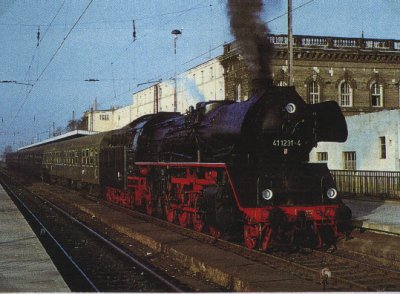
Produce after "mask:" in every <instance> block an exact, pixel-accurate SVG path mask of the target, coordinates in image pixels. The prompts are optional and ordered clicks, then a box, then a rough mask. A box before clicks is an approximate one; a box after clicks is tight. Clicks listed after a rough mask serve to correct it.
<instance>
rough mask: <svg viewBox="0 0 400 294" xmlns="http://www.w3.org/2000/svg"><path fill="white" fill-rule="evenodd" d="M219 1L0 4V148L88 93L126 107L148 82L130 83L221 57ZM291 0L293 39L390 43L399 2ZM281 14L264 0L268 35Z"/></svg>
mask: <svg viewBox="0 0 400 294" xmlns="http://www.w3.org/2000/svg"><path fill="white" fill-rule="evenodd" d="M226 1H227V0H52V1H46V0H0V81H3V82H0V153H2V150H4V148H5V146H7V145H11V146H12V148H13V149H14V150H16V149H17V148H19V147H21V146H24V145H27V144H31V143H33V142H37V141H38V140H39V141H40V140H44V139H47V138H48V136H49V132H50V133H51V132H52V131H53V127H55V128H59V127H62V128H64V127H65V126H66V125H67V123H68V120H70V119H72V117H73V113H74V115H75V118H80V117H82V115H83V113H84V111H85V110H88V109H89V108H90V107H91V105H92V104H93V102H94V100H95V99H96V100H97V102H98V107H99V108H100V109H109V108H111V107H113V106H127V105H129V104H131V103H132V94H133V93H135V92H137V91H139V90H140V89H142V88H143V87H146V86H148V85H149V84H145V85H142V86H138V84H141V83H146V82H151V81H155V80H158V79H163V80H168V79H170V78H171V77H173V75H174V71H175V67H176V70H177V72H178V73H180V72H184V71H185V70H187V69H189V68H192V67H194V66H196V65H198V64H201V63H203V62H205V61H206V60H208V59H210V58H213V57H216V56H218V55H220V54H222V49H223V44H224V43H227V42H231V41H233V39H234V38H233V36H232V34H231V33H230V28H229V19H228V17H227V14H226ZM292 1H293V4H292V6H293V33H294V34H295V35H316V36H340V37H361V35H362V33H363V34H364V37H365V38H380V39H396V40H400V30H399V28H400V17H399V15H400V1H396V0H392V1H390V0H345V1H344V0H292ZM286 12H287V1H286V0H282V1H279V0H264V12H263V13H262V16H261V17H262V19H263V21H265V22H266V23H267V25H268V27H269V29H270V32H271V33H273V34H286V33H287V15H285V13H286ZM133 22H134V25H135V30H134V29H133ZM174 29H178V30H180V31H181V32H182V34H181V35H180V36H179V38H178V39H177V52H176V56H175V55H174V35H172V34H171V32H172V30H174ZM38 31H40V36H39V40H38V38H37V37H38ZM133 32H135V33H136V38H135V39H134V38H133ZM399 66H400V65H399ZM87 80H96V81H87ZM4 81H12V83H5V82H4ZM223 98H224V97H221V99H223Z"/></svg>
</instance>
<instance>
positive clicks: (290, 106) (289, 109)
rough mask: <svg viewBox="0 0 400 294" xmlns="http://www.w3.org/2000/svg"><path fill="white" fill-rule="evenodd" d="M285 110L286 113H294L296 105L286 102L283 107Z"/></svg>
mask: <svg viewBox="0 0 400 294" xmlns="http://www.w3.org/2000/svg"><path fill="white" fill-rule="evenodd" d="M285 110H286V111H287V112H288V113H295V112H296V105H294V103H288V104H287V105H286V107H285Z"/></svg>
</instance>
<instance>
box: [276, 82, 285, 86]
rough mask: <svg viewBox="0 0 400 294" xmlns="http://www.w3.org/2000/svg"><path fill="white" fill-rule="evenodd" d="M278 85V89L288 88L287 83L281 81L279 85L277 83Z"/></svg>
mask: <svg viewBox="0 0 400 294" xmlns="http://www.w3.org/2000/svg"><path fill="white" fill-rule="evenodd" d="M276 85H277V86H278V87H286V86H287V83H286V82H285V81H279V82H278V83H276Z"/></svg>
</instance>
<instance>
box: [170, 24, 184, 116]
mask: <svg viewBox="0 0 400 294" xmlns="http://www.w3.org/2000/svg"><path fill="white" fill-rule="evenodd" d="M171 34H173V35H174V57H175V72H174V112H176V111H177V110H178V107H177V106H178V97H177V89H176V88H177V83H176V40H177V39H178V37H179V36H180V35H182V32H181V31H180V30H176V29H175V30H173V31H172V32H171Z"/></svg>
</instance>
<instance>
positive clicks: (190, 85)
mask: <svg viewBox="0 0 400 294" xmlns="http://www.w3.org/2000/svg"><path fill="white" fill-rule="evenodd" d="M223 74H224V69H223V67H222V65H221V63H220V62H219V60H218V58H214V59H211V60H209V61H207V62H205V63H202V64H200V65H197V66H195V67H193V68H191V69H189V70H187V71H185V72H184V73H181V74H179V75H177V77H176V104H177V105H175V101H174V100H175V99H174V94H175V80H174V79H173V78H172V79H170V80H167V81H162V82H161V81H160V82H159V83H156V84H154V85H152V86H150V87H148V88H146V89H143V90H141V91H139V92H137V93H134V94H133V103H132V108H133V115H134V119H136V118H138V117H140V116H142V115H145V114H149V113H156V112H159V111H175V110H176V111H178V112H180V113H184V112H185V111H186V110H187V109H188V108H189V106H191V105H193V106H194V105H195V104H196V103H198V102H202V101H210V100H223V99H225V84H224V75H223Z"/></svg>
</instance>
